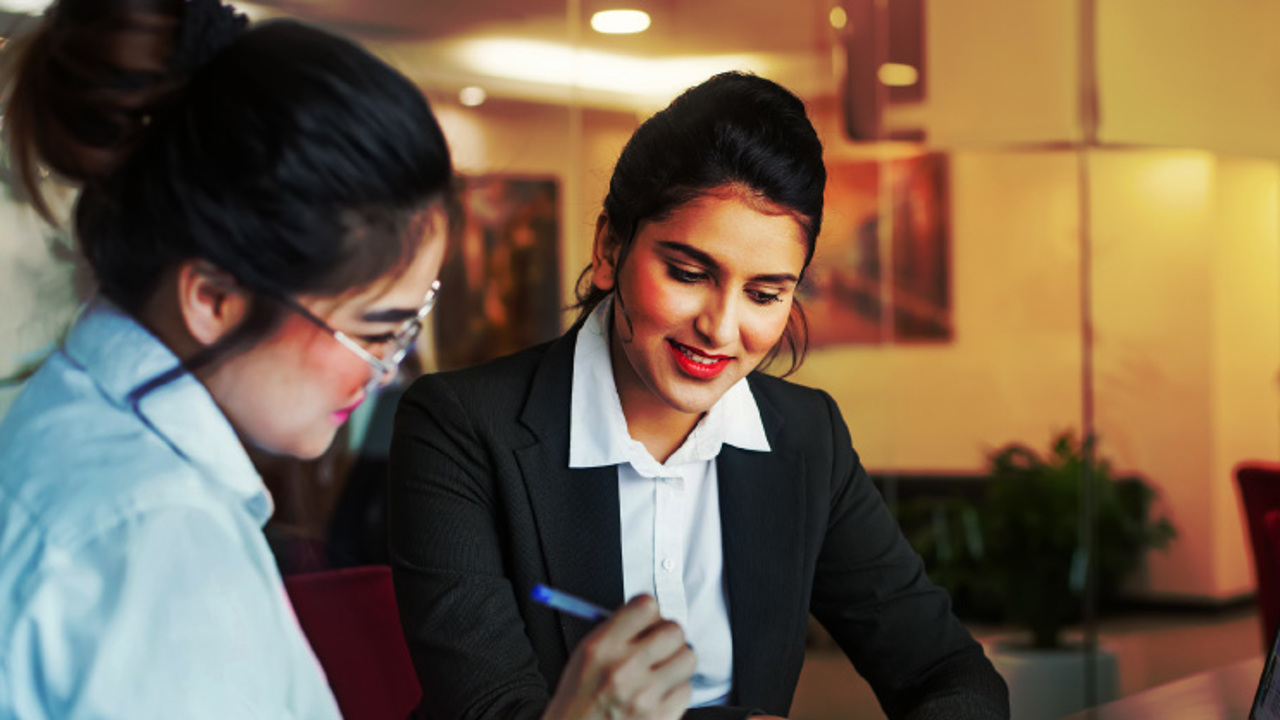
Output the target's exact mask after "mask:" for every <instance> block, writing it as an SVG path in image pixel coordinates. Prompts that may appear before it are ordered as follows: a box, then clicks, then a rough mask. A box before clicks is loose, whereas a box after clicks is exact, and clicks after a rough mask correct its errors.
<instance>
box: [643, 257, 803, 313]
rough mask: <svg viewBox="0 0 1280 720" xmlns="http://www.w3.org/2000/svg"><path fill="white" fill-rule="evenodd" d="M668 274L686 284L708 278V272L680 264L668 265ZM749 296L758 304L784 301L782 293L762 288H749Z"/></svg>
mask: <svg viewBox="0 0 1280 720" xmlns="http://www.w3.org/2000/svg"><path fill="white" fill-rule="evenodd" d="M667 275H669V276H670V277H671V279H672V280H675V281H676V282H678V283H684V284H685V285H693V284H694V283H698V282H702V281H703V280H706V279H707V277H708V276H707V274H706V273H701V272H694V271H691V270H686V269H685V268H682V267H680V266H679V265H670V264H669V265H667ZM747 297H749V298H751V302H754V303H755V304H757V305H772V304H773V303H777V302H782V294H781V293H769V292H763V291H760V290H748V291H747Z"/></svg>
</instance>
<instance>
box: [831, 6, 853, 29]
mask: <svg viewBox="0 0 1280 720" xmlns="http://www.w3.org/2000/svg"><path fill="white" fill-rule="evenodd" d="M829 19H830V20H831V27H833V28H835V29H836V30H843V29H844V26H845V25H848V24H849V13H847V12H845V10H844V8H842V7H840V6H839V5H837V6H835V7H833V8H831V14H830V17H829Z"/></svg>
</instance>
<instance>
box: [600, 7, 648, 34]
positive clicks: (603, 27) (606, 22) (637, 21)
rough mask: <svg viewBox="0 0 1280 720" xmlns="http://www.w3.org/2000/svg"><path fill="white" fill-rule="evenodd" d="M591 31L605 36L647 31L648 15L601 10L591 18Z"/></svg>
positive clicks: (636, 11) (631, 11)
mask: <svg viewBox="0 0 1280 720" xmlns="http://www.w3.org/2000/svg"><path fill="white" fill-rule="evenodd" d="M591 29H592V30H595V31H596V32H598V33H604V34H606V35H630V34H632V33H638V32H644V31H645V30H648V29H649V13H647V12H643V11H641V10H601V11H600V12H598V13H596V14H595V15H592V16H591Z"/></svg>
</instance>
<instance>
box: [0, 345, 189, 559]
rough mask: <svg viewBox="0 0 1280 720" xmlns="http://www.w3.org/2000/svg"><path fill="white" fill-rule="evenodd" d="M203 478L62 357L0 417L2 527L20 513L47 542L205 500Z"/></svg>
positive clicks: (71, 540) (71, 541)
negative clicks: (166, 507) (0, 419)
mask: <svg viewBox="0 0 1280 720" xmlns="http://www.w3.org/2000/svg"><path fill="white" fill-rule="evenodd" d="M200 485H201V483H200V480H199V476H198V473H197V472H196V470H195V469H194V468H193V467H192V466H191V465H190V463H188V462H187V461H186V459H185V458H183V457H182V456H181V455H179V454H178V453H177V452H176V451H175V450H174V449H173V447H172V446H170V445H169V444H168V443H167V442H166V441H165V440H164V439H163V438H161V437H160V436H159V435H157V434H156V433H155V432H154V431H153V430H152V429H151V428H150V427H149V426H148V425H147V424H146V423H145V422H144V421H143V420H142V418H140V417H139V416H138V415H137V414H135V413H134V412H133V411H132V410H130V409H129V408H126V407H121V406H120V405H118V404H115V403H113V402H111V401H110V400H109V399H108V398H106V397H105V396H104V395H103V394H102V393H101V392H99V391H98V388H97V387H96V386H95V385H94V384H93V383H92V382H91V381H90V380H89V379H88V378H87V377H86V376H85V375H84V373H83V372H79V371H77V369H76V368H75V367H74V366H73V365H71V364H70V363H68V362H67V361H66V360H65V359H64V358H62V357H61V356H59V355H55V356H54V357H52V358H51V359H50V360H49V362H47V363H46V365H45V367H43V368H42V369H41V370H40V372H39V373H37V374H36V376H35V377H33V378H32V380H31V381H30V384H29V385H28V387H27V388H25V389H24V391H23V393H22V395H21V396H20V397H19V399H18V401H17V402H15V404H14V406H13V408H12V409H11V410H10V412H9V414H8V415H7V416H6V417H5V419H4V422H3V423H2V424H0V498H2V499H3V502H0V529H3V528H4V527H6V526H10V525H11V524H12V523H15V522H17V521H18V520H17V518H19V517H21V518H25V522H26V523H30V524H31V525H32V526H33V527H35V528H39V529H40V531H41V533H42V534H43V535H45V536H46V539H47V540H48V541H49V542H52V543H53V544H55V545H58V546H71V545H75V544H77V543H78V542H81V541H82V540H83V538H84V537H87V536H91V535H92V534H93V533H95V532H98V531H99V530H100V529H102V528H104V527H107V526H110V525H112V524H115V523H117V522H119V521H120V519H121V518H122V517H128V516H131V515H134V514H137V513H141V512H145V511H146V510H147V509H149V508H154V507H158V506H163V505H166V504H170V503H176V504H180V505H189V504H191V503H192V502H203V501H204V499H203V493H202V492H198V489H199V487H200ZM0 536H4V533H0ZM0 547H2V546H0ZM0 556H3V551H2V549H0Z"/></svg>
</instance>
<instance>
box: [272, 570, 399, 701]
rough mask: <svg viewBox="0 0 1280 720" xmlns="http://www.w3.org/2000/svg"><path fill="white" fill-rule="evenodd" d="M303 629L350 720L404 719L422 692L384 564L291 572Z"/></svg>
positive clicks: (287, 582) (288, 579) (288, 583)
mask: <svg viewBox="0 0 1280 720" xmlns="http://www.w3.org/2000/svg"><path fill="white" fill-rule="evenodd" d="M284 586H285V589H286V590H287V591H288V592H289V600H290V602H292V603H293V610H294V613H295V614H296V615H297V616H298V624H300V625H301V626H302V630H303V632H304V633H306V636H307V640H308V641H310V643H311V648H312V650H314V651H315V653H316V657H317V658H319V660H320V665H321V666H323V667H324V671H325V674H326V675H327V676H328V678H329V687H331V688H333V695H334V697H335V698H336V699H337V701H338V708H339V709H340V710H341V711H342V716H343V717H344V718H345V719H346V720H405V718H406V717H408V716H409V713H411V712H413V710H414V708H416V707H417V706H418V702H419V701H420V700H421V699H422V688H421V686H419V685H418V676H417V674H416V673H415V672H414V669H413V661H412V660H410V658H409V648H408V647H407V646H406V645H405V642H404V634H403V633H402V632H401V629H400V615H399V613H398V611H397V608H396V598H395V592H394V590H393V588H392V585H391V568H389V567H387V566H385V565H371V566H368V567H358V568H349V569H343V570H326V571H323V572H314V573H303V574H298V575H287V576H285V578H284Z"/></svg>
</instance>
